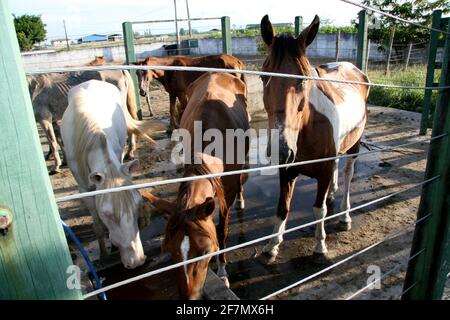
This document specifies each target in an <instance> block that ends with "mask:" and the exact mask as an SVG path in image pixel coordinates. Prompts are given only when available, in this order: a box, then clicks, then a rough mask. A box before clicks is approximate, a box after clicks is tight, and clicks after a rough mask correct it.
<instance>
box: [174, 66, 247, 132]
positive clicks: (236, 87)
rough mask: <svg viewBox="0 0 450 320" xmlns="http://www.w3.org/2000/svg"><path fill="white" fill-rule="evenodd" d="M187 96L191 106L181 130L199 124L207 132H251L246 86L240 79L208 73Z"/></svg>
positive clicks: (186, 112)
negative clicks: (198, 122) (199, 122)
mask: <svg viewBox="0 0 450 320" xmlns="http://www.w3.org/2000/svg"><path fill="white" fill-rule="evenodd" d="M187 94H188V97H189V102H188V105H187V107H186V110H185V112H184V113H183V117H182V119H181V126H182V127H185V126H188V124H189V123H192V122H193V121H195V120H198V121H202V125H203V128H204V129H208V128H216V129H219V130H226V129H233V128H241V129H244V130H246V129H248V127H249V125H248V114H247V100H246V86H245V83H244V82H243V81H241V80H240V79H239V78H237V77H235V76H233V75H231V74H226V73H206V74H204V75H202V76H201V77H200V78H198V79H197V80H196V81H195V82H193V83H192V84H191V85H190V86H189V88H188V93H187ZM193 119H195V120H193Z"/></svg>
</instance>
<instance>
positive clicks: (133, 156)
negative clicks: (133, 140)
mask: <svg viewBox="0 0 450 320" xmlns="http://www.w3.org/2000/svg"><path fill="white" fill-rule="evenodd" d="M134 159H136V155H135V154H134V153H127V154H126V155H125V157H123V160H127V161H129V160H134Z"/></svg>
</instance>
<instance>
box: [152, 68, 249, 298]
mask: <svg viewBox="0 0 450 320" xmlns="http://www.w3.org/2000/svg"><path fill="white" fill-rule="evenodd" d="M188 95H189V102H188V105H187V108H186V112H185V113H184V114H183V117H182V118H181V124H180V128H183V129H185V130H187V132H189V133H190V136H191V137H194V134H201V132H194V121H201V123H202V128H203V130H208V129H214V130H216V131H217V130H219V131H220V132H221V133H222V136H225V132H226V131H227V130H233V132H235V133H236V132H238V130H241V131H242V130H244V132H245V131H246V130H248V129H249V123H248V114H247V108H246V86H245V83H244V82H243V81H242V80H240V79H239V78H238V77H236V76H234V75H232V74H224V73H213V74H204V75H203V76H201V77H200V78H199V79H197V80H196V81H195V82H194V83H193V84H192V85H191V86H190V87H189V90H188ZM205 135H206V133H205ZM194 139H195V138H193V139H192V140H194ZM232 140H233V141H227V143H224V144H223V146H224V152H223V154H227V153H230V152H234V153H233V154H234V155H236V156H235V157H234V159H231V160H230V159H228V158H227V159H224V157H222V158H220V157H219V156H217V155H212V154H208V153H207V151H206V150H207V149H206V147H207V145H205V144H204V145H203V147H202V151H203V152H197V153H195V151H196V150H194V145H193V143H192V145H191V146H190V148H191V154H194V158H195V159H197V160H199V161H196V162H195V161H194V163H193V164H185V174H184V176H185V177H191V176H200V175H205V174H210V173H221V172H226V171H232V170H241V169H242V168H244V166H245V164H246V162H245V161H246V160H245V158H246V155H247V153H248V149H249V141H248V140H245V141H244V143H242V144H238V143H236V142H235V141H236V139H232ZM241 141H242V140H241ZM238 148H242V149H244V150H242V149H240V151H241V152H239V149H238ZM238 153H240V154H241V155H242V156H243V158H242V157H241V158H240V157H239V156H238V155H237V154H238ZM226 160H230V161H229V162H228V161H226ZM246 178H247V177H246V176H244V175H230V176H224V177H221V178H211V179H199V180H194V181H188V182H183V183H182V184H181V185H180V188H179V190H178V197H177V201H176V203H173V204H172V203H170V202H167V201H164V200H162V199H159V198H157V197H155V196H153V195H151V194H148V193H147V194H144V197H146V198H147V199H149V200H150V202H151V203H153V205H154V206H155V207H157V208H159V209H161V210H162V211H165V212H166V213H169V214H170V218H169V221H168V223H167V226H166V233H165V240H164V247H165V248H166V249H168V250H169V251H170V253H171V255H172V259H173V260H174V262H180V261H185V260H187V259H191V258H194V257H198V256H201V255H204V254H207V253H210V252H214V251H217V249H218V248H220V249H223V248H225V247H226V240H227V236H228V221H229V214H230V207H231V205H232V204H233V202H234V201H235V199H236V200H237V203H240V202H239V199H242V185H243V183H244V182H245V179H246ZM237 196H238V198H237ZM215 198H217V199H218V203H219V207H220V208H219V212H220V219H219V225H218V227H217V234H216V228H215V226H214V222H213V217H212V216H213V213H214V210H215V200H214V199H215ZM209 261H210V258H208V259H204V260H201V261H198V262H195V263H191V264H189V265H187V266H185V267H183V268H179V269H178V270H177V284H178V289H179V293H180V297H181V298H188V299H197V298H199V297H200V296H201V293H202V288H203V284H204V282H205V279H206V274H207V270H208V264H209ZM217 264H218V275H219V277H220V278H221V279H222V280H223V281H224V282H225V284H226V285H229V283H228V278H227V277H228V275H227V272H226V270H225V266H226V257H225V255H224V254H221V255H219V256H218V259H217Z"/></svg>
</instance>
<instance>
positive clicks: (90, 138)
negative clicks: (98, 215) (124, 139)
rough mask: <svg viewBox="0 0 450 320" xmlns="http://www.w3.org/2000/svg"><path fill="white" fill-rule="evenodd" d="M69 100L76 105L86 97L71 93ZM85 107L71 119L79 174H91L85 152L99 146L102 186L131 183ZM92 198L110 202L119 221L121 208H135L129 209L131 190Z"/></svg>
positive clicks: (85, 178) (104, 135)
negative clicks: (103, 179)
mask: <svg viewBox="0 0 450 320" xmlns="http://www.w3.org/2000/svg"><path fill="white" fill-rule="evenodd" d="M70 103H71V104H76V105H80V104H82V106H84V105H85V100H84V97H83V96H82V95H79V94H78V95H75V96H72V97H70ZM88 109H89V108H88V106H85V107H81V108H78V111H79V112H78V114H77V116H76V117H75V119H74V121H73V123H72V125H73V133H74V137H73V141H74V142H75V160H76V163H77V166H78V170H79V174H80V176H81V178H82V179H83V180H85V181H87V180H88V176H89V174H90V168H89V163H88V154H89V153H90V152H91V151H93V150H101V154H102V155H103V163H104V164H105V167H104V172H103V173H104V174H105V182H104V189H109V188H115V187H120V186H125V185H130V184H132V182H131V179H130V178H129V177H127V176H126V175H125V174H124V173H123V172H122V171H121V170H120V168H117V166H116V165H114V163H113V161H112V160H111V159H110V153H109V151H108V142H107V138H106V134H105V132H104V131H103V130H102V129H101V128H100V127H99V125H98V123H97V122H96V121H95V120H94V119H93V118H92V117H91V116H90V115H89V112H88ZM88 183H89V182H88ZM95 201H96V202H97V203H98V204H101V203H103V202H112V208H113V209H114V213H113V214H114V218H115V219H116V221H117V222H119V221H120V217H121V213H122V212H133V211H134V210H130V208H132V207H133V205H134V201H133V194H132V192H130V191H121V192H115V193H114V194H100V195H97V196H96V197H95Z"/></svg>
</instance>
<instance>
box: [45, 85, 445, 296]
mask: <svg viewBox="0 0 450 320" xmlns="http://www.w3.org/2000/svg"><path fill="white" fill-rule="evenodd" d="M151 103H152V106H153V108H154V111H155V112H156V116H155V117H156V118H159V119H161V121H163V122H165V123H167V117H168V104H169V103H168V95H167V94H166V93H165V92H163V90H162V88H161V87H159V86H157V85H153V86H152V89H151ZM142 106H143V114H144V119H146V118H148V109H147V106H146V102H145V101H144V100H143V101H142ZM256 109H257V108H256ZM369 112H370V113H369V123H368V125H367V129H366V131H365V134H364V137H363V141H364V142H366V143H367V144H366V148H363V149H362V150H367V149H374V148H375V149H376V148H379V147H381V148H382V147H386V146H392V145H397V144H402V143H405V142H410V141H415V140H418V139H422V137H421V138H419V136H418V127H419V120H420V116H419V114H416V113H411V112H406V111H400V110H395V109H388V108H382V107H374V106H371V107H370V108H369ZM252 119H253V122H252V127H254V128H261V127H266V120H265V114H264V111H263V110H260V109H259V110H254V112H253V114H252ZM41 133H42V132H41ZM41 137H42V136H41ZM259 138H260V139H262V140H264V139H265V137H264V136H263V135H262V136H260V137H259ZM42 142H43V146H44V151H46V150H48V145H47V143H46V141H45V139H44V138H43V137H42ZM158 143H159V145H160V148H159V149H157V150H155V149H152V148H150V147H149V145H148V144H146V143H145V142H140V143H139V149H138V154H139V159H140V169H139V170H138V172H137V173H135V175H134V181H135V183H142V182H148V181H157V180H165V179H170V178H175V177H180V176H182V168H179V167H177V166H175V165H174V164H173V163H171V161H170V154H171V147H172V146H173V144H172V143H171V142H170V138H169V136H168V135H167V134H165V133H161V134H159V136H158ZM427 149H428V145H427V144H426V143H423V144H417V145H414V146H411V147H407V148H402V149H399V150H395V151H390V152H385V153H377V154H372V155H369V156H361V157H360V158H359V159H358V161H357V164H356V170H355V177H354V179H353V180H354V181H353V184H352V187H351V203H352V206H357V205H359V204H363V203H365V202H368V201H370V200H374V199H377V198H379V197H382V196H384V195H387V194H389V193H392V192H396V191H399V190H402V189H405V188H408V187H410V186H413V185H414V184H416V183H418V182H420V181H422V179H423V175H424V169H425V164H426V152H427ZM342 162H343V161H342ZM47 164H48V166H49V168H50V167H51V165H52V162H51V161H48V162H47ZM342 165H343V163H341V164H340V167H341V168H342ZM339 180H340V185H342V176H340V178H339ZM51 181H52V185H53V189H54V191H55V195H56V197H61V196H64V195H68V194H73V193H76V192H77V187H76V184H75V181H74V179H73V177H72V175H71V173H70V170H69V169H68V168H64V169H63V172H62V173H60V174H57V175H53V176H51ZM149 190H150V191H152V192H154V193H155V194H157V195H159V196H162V197H164V198H166V199H168V200H171V199H174V197H175V195H176V190H177V185H167V186H162V187H157V188H154V189H149ZM278 192H279V191H278V178H277V175H260V174H252V175H251V176H250V178H249V180H248V182H247V184H246V185H245V197H246V209H245V210H244V212H236V211H235V210H234V209H233V211H232V213H231V219H230V236H229V240H228V245H229V246H232V245H235V244H238V243H242V242H245V241H249V240H252V239H255V238H258V237H261V236H264V235H267V234H270V233H271V232H272V228H273V221H274V215H275V210H276V204H277V197H278ZM419 195H420V188H416V189H413V190H411V191H408V192H405V193H403V194H401V195H398V196H396V197H394V198H392V199H390V200H388V201H385V202H383V203H380V204H378V205H374V206H371V207H368V208H364V209H361V210H357V211H356V212H354V213H353V215H352V217H353V228H352V230H350V231H347V232H340V231H338V229H337V227H336V221H329V222H328V223H327V224H326V231H327V245H328V249H329V251H330V252H329V256H330V259H331V261H333V262H337V261H339V260H341V259H343V258H345V257H347V256H349V255H351V254H353V253H356V252H357V251H359V250H361V249H363V248H365V247H367V246H369V245H371V244H373V243H375V242H377V241H379V240H382V239H384V238H385V237H387V236H388V235H390V234H391V233H393V232H396V231H398V230H400V229H401V228H405V227H406V226H408V225H410V224H411V223H413V222H414V220H415V217H416V213H417V208H418V204H419ZM314 196H315V181H314V180H312V179H308V178H306V177H302V178H301V179H299V181H298V183H297V186H296V190H295V194H294V199H293V204H292V212H291V214H290V216H289V220H288V224H287V228H289V227H294V226H296V225H299V224H302V223H306V222H309V221H312V220H313V219H314V218H313V214H312V204H313V202H314ZM341 197H342V191H341V190H340V191H339V192H338V194H337V198H336V201H335V205H334V207H335V208H336V210H335V211H334V212H338V211H339V209H338V208H339V203H340V200H341ZM59 208H60V214H61V217H62V218H63V219H64V220H65V221H66V222H67V223H68V225H69V226H71V227H72V228H73V230H74V232H75V233H76V234H77V236H78V237H79V238H80V240H81V241H82V243H83V245H84V246H85V248H87V249H88V251H89V253H90V255H91V257H92V258H93V259H97V258H98V246H97V243H96V241H95V236H94V234H93V231H92V219H91V217H90V216H89V214H88V212H87V211H86V209H85V207H84V205H83V204H81V203H80V202H79V201H72V202H66V203H61V204H60V205H59ZM332 212H333V210H332V208H330V210H329V213H332ZM164 224H165V220H164V219H163V218H162V217H161V216H158V215H154V216H153V217H152V222H151V223H150V225H149V226H148V227H146V229H145V230H143V231H142V238H143V241H144V243H146V244H147V245H151V244H152V243H155V242H156V243H157V242H158V239H160V237H161V235H162V233H163V228H164ZM412 230H413V229H412V228H409V229H407V230H406V231H405V232H403V233H402V234H400V235H397V236H395V237H393V238H392V239H391V240H388V241H386V242H384V243H383V244H381V245H380V246H378V247H376V248H373V249H371V250H370V251H368V252H366V253H364V254H362V255H360V256H359V257H357V258H355V259H352V260H351V261H350V262H348V263H345V264H343V265H341V266H339V267H337V268H335V269H333V270H332V271H330V272H327V273H325V274H323V275H321V276H318V277H317V278H315V279H313V280H312V281H310V282H308V283H306V284H303V285H301V286H300V287H297V288H294V289H291V290H289V291H287V292H285V293H282V294H280V295H279V296H277V297H276V298H277V299H346V298H348V297H349V296H350V295H351V294H352V293H354V292H356V291H357V290H358V289H360V288H362V287H364V286H365V285H366V281H367V279H368V277H369V276H370V274H369V273H367V268H368V266H370V265H375V266H378V267H379V268H380V270H381V273H382V274H383V273H385V272H388V271H390V270H391V269H392V268H398V270H396V271H395V272H392V274H391V275H390V276H388V277H386V278H385V279H383V281H382V284H381V289H374V290H366V291H365V292H363V293H361V294H360V295H358V296H357V297H356V299H398V297H399V295H400V294H401V292H402V284H403V278H404V274H405V270H406V264H407V259H408V257H409V250H410V245H411V238H412ZM263 244H264V243H261V244H259V245H257V246H252V247H248V248H244V249H240V250H237V251H234V252H232V253H230V254H229V255H228V260H229V264H228V267H227V270H228V273H229V275H230V278H229V280H230V283H231V289H232V290H233V291H234V292H235V293H236V294H237V295H238V296H239V297H240V298H241V299H257V298H261V297H263V296H265V295H267V294H270V293H272V292H274V291H276V290H278V289H280V288H283V287H285V286H287V285H289V284H291V283H293V282H296V281H298V280H300V279H302V278H304V277H306V276H308V275H310V274H311V273H314V272H316V271H319V270H321V269H323V268H324V267H326V265H318V264H316V263H314V261H313V259H312V249H313V245H314V229H313V228H312V227H311V228H306V229H302V230H300V231H297V232H294V233H291V234H289V235H286V236H285V241H284V242H283V244H282V245H281V250H280V254H279V256H278V258H277V260H276V261H275V262H274V263H273V264H271V265H264V264H262V263H260V261H259V260H258V259H254V258H253V256H254V254H255V252H260V251H261V249H262V246H263ZM71 246H72V245H71ZM72 250H73V253H74V255H73V257H74V259H76V263H77V264H79V265H80V266H81V267H82V269H83V270H84V271H86V268H85V267H84V263H83V262H82V261H81V260H80V258H79V257H78V254H77V250H76V249H75V248H74V247H72ZM154 252H155V254H157V252H156V251H154ZM118 272H120V271H118ZM136 272H137V273H139V271H138V270H137V271H136ZM163 279H167V278H165V277H163ZM165 281H166V280H162V282H161V283H165ZM163 286H164V287H166V285H163ZM447 287H448V286H447ZM84 289H85V290H90V288H88V286H85V288H84ZM152 290H153V291H157V290H158V284H154V285H153V289H152ZM169 291H170V290H169ZM143 294H145V293H143ZM447 297H448V293H447ZM142 298H145V297H142ZM147 298H167V299H171V298H176V293H173V292H166V293H164V294H156V295H155V296H152V297H147Z"/></svg>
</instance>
